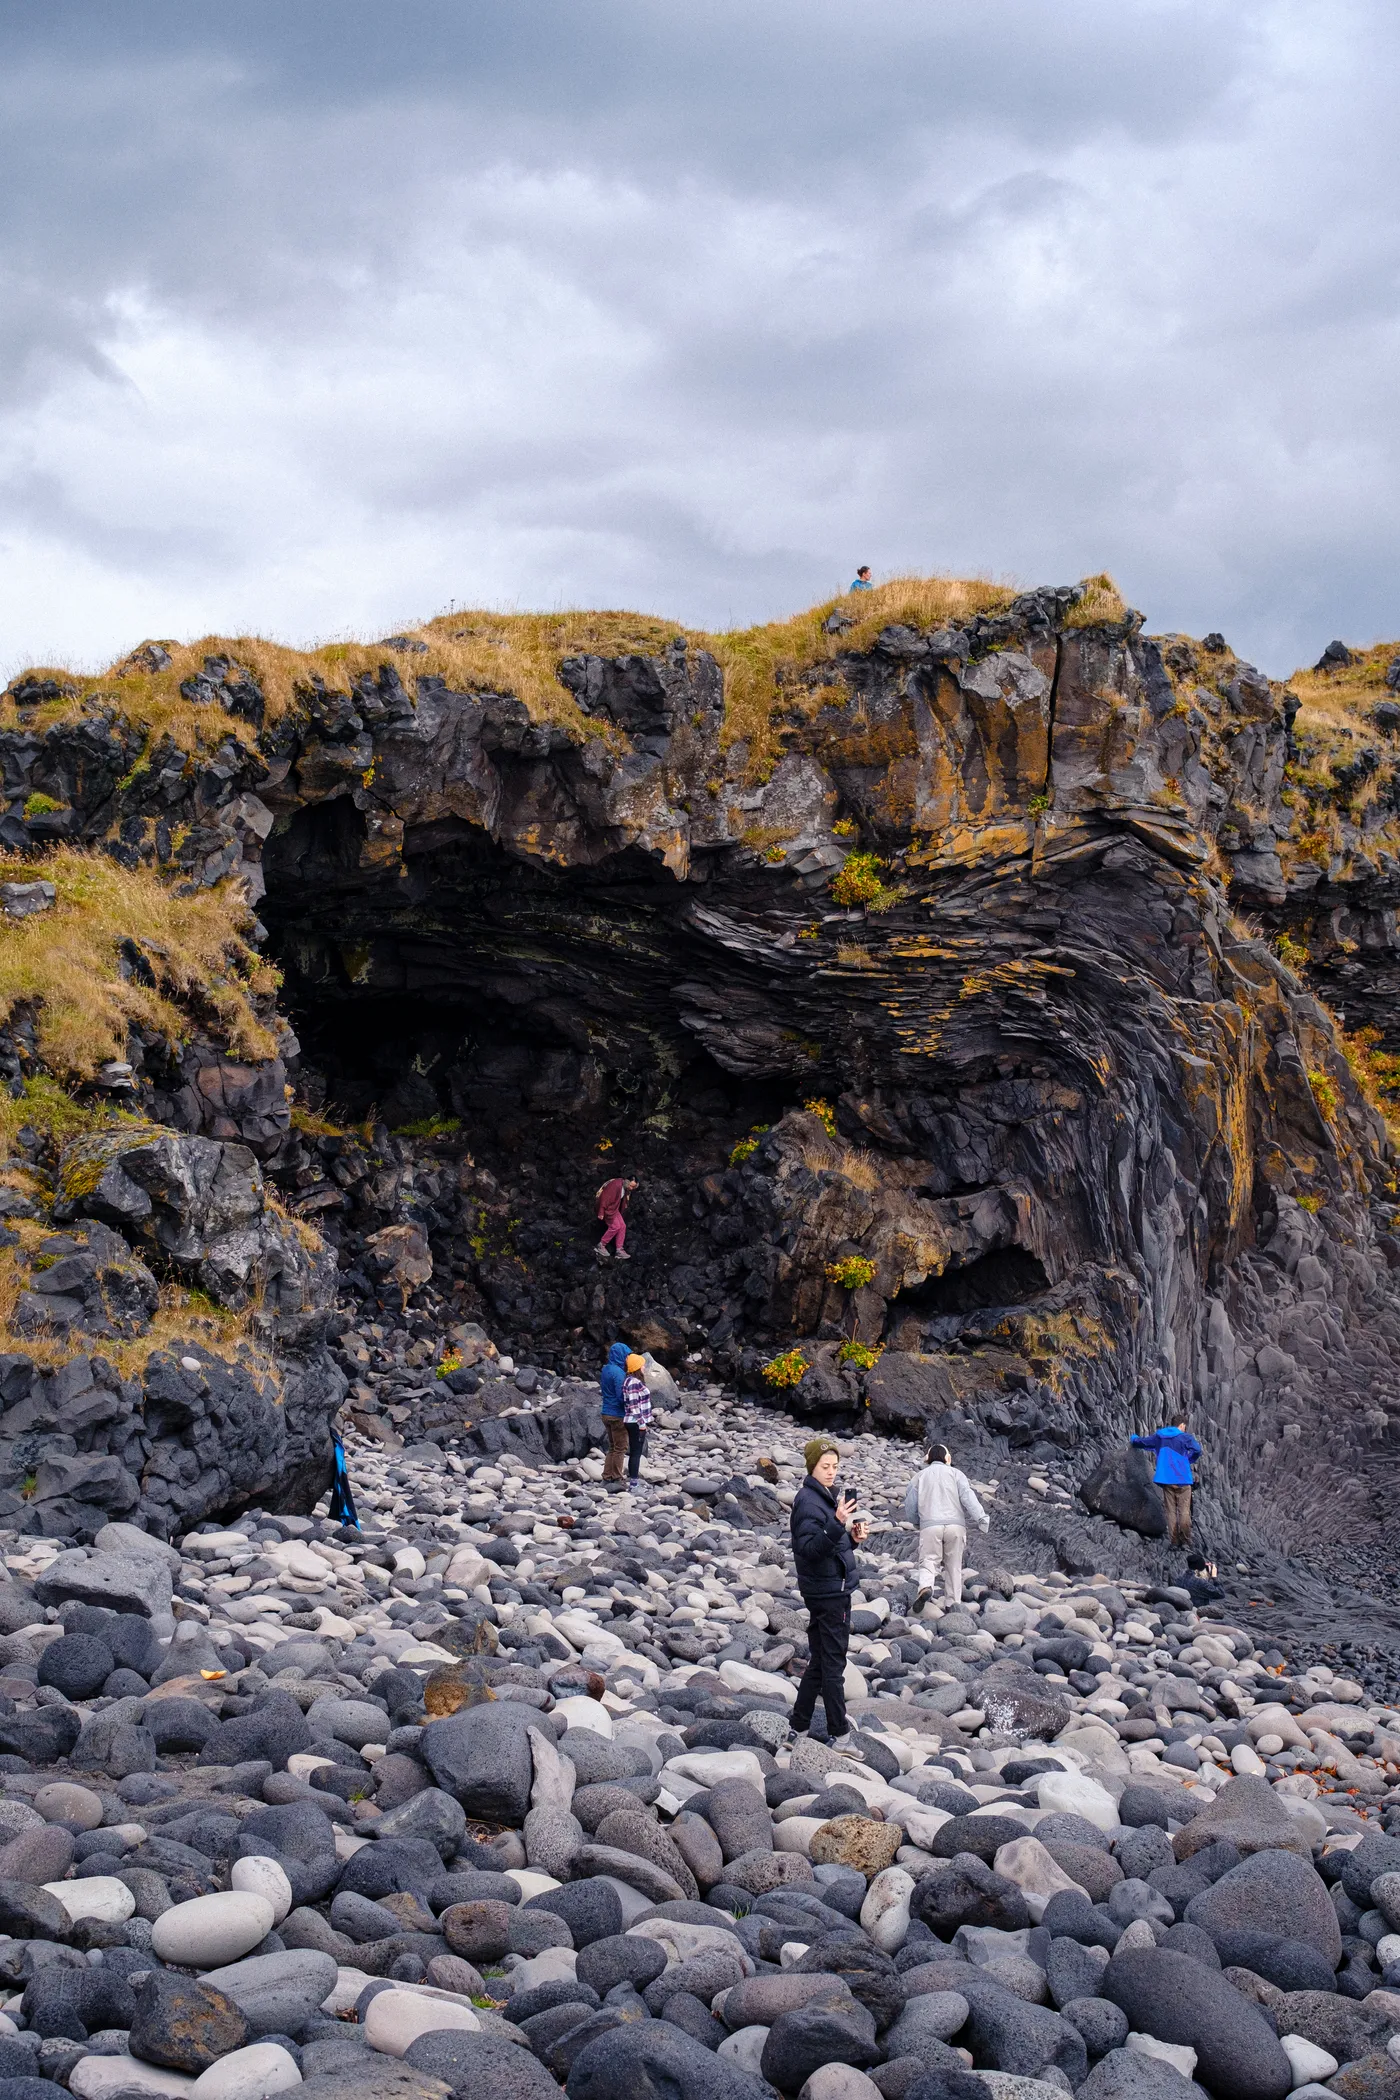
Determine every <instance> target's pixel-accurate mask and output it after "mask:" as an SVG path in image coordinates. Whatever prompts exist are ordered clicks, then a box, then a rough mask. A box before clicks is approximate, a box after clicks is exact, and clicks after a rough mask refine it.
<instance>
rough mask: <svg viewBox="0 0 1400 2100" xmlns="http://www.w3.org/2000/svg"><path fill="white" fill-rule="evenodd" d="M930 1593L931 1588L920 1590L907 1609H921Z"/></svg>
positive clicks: (931, 1593)
mask: <svg viewBox="0 0 1400 2100" xmlns="http://www.w3.org/2000/svg"><path fill="white" fill-rule="evenodd" d="M932 1595H933V1591H932V1590H920V1592H919V1594H918V1596H917V1597H916V1598H915V1599H914V1602H913V1603H912V1604H911V1605H910V1607H909V1609H910V1610H911V1611H922V1610H923V1608H924V1606H925V1605H926V1604H927V1603H928V1601H929V1599H930V1598H931V1597H932Z"/></svg>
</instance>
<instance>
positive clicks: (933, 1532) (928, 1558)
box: [919, 1524, 967, 1604]
mask: <svg viewBox="0 0 1400 2100" xmlns="http://www.w3.org/2000/svg"><path fill="white" fill-rule="evenodd" d="M966 1544H967V1526H966V1525H965V1524H929V1525H925V1526H923V1527H922V1528H921V1529H920V1532H919V1585H920V1588H922V1589H930V1590H932V1591H933V1592H934V1594H935V1595H937V1592H938V1576H939V1572H940V1570H941V1571H942V1572H943V1574H944V1575H945V1576H946V1577H947V1583H948V1595H949V1597H950V1598H951V1600H952V1602H953V1603H954V1604H961V1603H962V1564H963V1548H964V1546H966Z"/></svg>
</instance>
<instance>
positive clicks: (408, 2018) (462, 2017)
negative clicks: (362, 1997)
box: [363, 1990, 481, 2056]
mask: <svg viewBox="0 0 1400 2100" xmlns="http://www.w3.org/2000/svg"><path fill="white" fill-rule="evenodd" d="M363 2024H364V2035H365V2040H366V2041H367V2042H368V2044H369V2046H370V2048H371V2049H377V2050H378V2051H379V2052H380V2054H381V2055H383V2056H402V2055H403V2053H404V2051H405V2050H406V2049H408V2048H410V2047H411V2046H412V2044H413V2043H414V2042H416V2041H417V2040H418V2039H419V2037H420V2035H425V2034H437V2033H440V2032H442V2031H443V2030H444V2029H447V2028H459V2029H461V2030H462V2031H463V2032H465V2033H467V2034H479V2033H480V2031H481V2022H480V2020H479V2019H478V2018H477V2016H476V2014H475V2013H474V2012H473V2011H472V2008H471V2007H470V2006H469V2005H462V2004H460V2003H454V2002H453V2001H452V2000H451V1999H448V1998H427V1997H422V1996H420V1995H419V1994H418V1993H417V1992H415V1991H411V1990H393V1991H380V1992H379V1994H378V1995H377V1996H376V1997H374V1998H372V1999H371V2001H370V2006H369V2010H368V2012H367V2013H366V2014H365V2017H364V2023H363Z"/></svg>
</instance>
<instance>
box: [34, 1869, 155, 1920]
mask: <svg viewBox="0 0 1400 2100" xmlns="http://www.w3.org/2000/svg"><path fill="white" fill-rule="evenodd" d="M44 1887H45V1889H46V1890H47V1893H48V1894H49V1895H50V1896H56V1897H57V1898H58V1900H59V1902H60V1903H61V1904H62V1905H63V1908H64V1909H65V1910H66V1911H67V1913H68V1915H69V1917H70V1918H71V1919H72V1921H73V1923H74V1924H75V1925H76V1924H77V1922H78V1920H79V1919H80V1918H90V1919H92V1920H93V1921H94V1922H95V1923H97V1924H101V1925H120V1924H123V1923H124V1922H125V1920H126V1919H127V1918H129V1917H131V1916H132V1914H133V1913H134V1911H135V1909H136V1898H135V1896H134V1895H133V1894H132V1892H131V1890H130V1889H129V1888H128V1887H127V1885H126V1883H125V1882H124V1881H118V1880H117V1879H116V1877H115V1875H112V1874H89V1875H87V1876H85V1877H84V1878H83V1879H82V1880H81V1881H51V1882H46V1883H44Z"/></svg>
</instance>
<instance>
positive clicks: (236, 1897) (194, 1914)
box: [151, 1889, 274, 1969]
mask: <svg viewBox="0 0 1400 2100" xmlns="http://www.w3.org/2000/svg"><path fill="white" fill-rule="evenodd" d="M273 1917H274V1912H273V1908H272V1905H271V1903H269V1901H268V1900H267V1898H266V1896H258V1895H253V1894H251V1893H249V1892H247V1891H245V1890H240V1889H230V1890H227V1891H225V1892H223V1893H220V1894H214V1895H209V1896H196V1897H194V1898H193V1900H192V1901H191V1902H188V1903H176V1904H173V1905H172V1906H171V1908H170V1909H169V1910H167V1911H162V1912H161V1915H160V1916H159V1917H158V1918H157V1919H156V1921H155V1923H154V1924H153V1925H152V1927H151V1950H152V1952H153V1953H155V1954H158V1955H159V1956H160V1959H161V1960H162V1961H174V1962H182V1963H184V1964H185V1965H186V1966H187V1967H191V1968H197V1969H213V1968H217V1967H219V1966H220V1965H221V1964H223V1963H225V1962H233V1961H238V1960H239V1959H240V1957H241V1956H242V1955H245V1954H248V1953H251V1951H252V1949H253V1948H254V1947H256V1946H257V1945H258V1943H259V1941H260V1940H265V1939H266V1938H267V1935H268V1934H269V1932H271V1930H272V1925H273Z"/></svg>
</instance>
